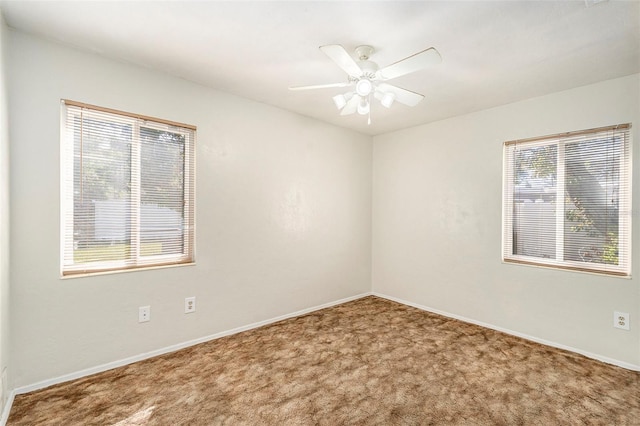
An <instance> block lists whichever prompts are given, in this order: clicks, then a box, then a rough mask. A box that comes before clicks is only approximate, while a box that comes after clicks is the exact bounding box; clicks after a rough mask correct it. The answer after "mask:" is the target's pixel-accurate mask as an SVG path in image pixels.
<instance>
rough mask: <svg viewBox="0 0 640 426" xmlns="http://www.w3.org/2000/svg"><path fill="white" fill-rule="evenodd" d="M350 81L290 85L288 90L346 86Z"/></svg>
mask: <svg viewBox="0 0 640 426" xmlns="http://www.w3.org/2000/svg"><path fill="white" fill-rule="evenodd" d="M350 85H351V83H350V82H348V81H345V82H342V83H329V84H315V85H312V86H291V87H289V90H310V89H328V88H330V87H347V86H350Z"/></svg>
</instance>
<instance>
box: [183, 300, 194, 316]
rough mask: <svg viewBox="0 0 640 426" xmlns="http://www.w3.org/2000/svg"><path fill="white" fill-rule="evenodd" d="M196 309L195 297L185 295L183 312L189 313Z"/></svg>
mask: <svg viewBox="0 0 640 426" xmlns="http://www.w3.org/2000/svg"><path fill="white" fill-rule="evenodd" d="M195 311H196V297H195V296H191V297H185V299H184V313H185V314H190V313H192V312H195Z"/></svg>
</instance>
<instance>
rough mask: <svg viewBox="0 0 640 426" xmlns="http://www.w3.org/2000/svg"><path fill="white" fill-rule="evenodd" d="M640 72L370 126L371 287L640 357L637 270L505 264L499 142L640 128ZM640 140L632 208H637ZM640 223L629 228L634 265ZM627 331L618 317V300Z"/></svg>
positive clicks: (638, 361) (602, 352)
mask: <svg viewBox="0 0 640 426" xmlns="http://www.w3.org/2000/svg"><path fill="white" fill-rule="evenodd" d="M639 80H640V76H639V75H634V76H630V77H625V78H620V79H616V80H611V81H605V82H601V83H598V84H594V85H591V86H586V87H581V88H578V89H575V90H569V91H565V92H560V93H556V94H552V95H549V96H545V97H541V98H536V99H531V100H528V101H524V102H519V103H515V104H511V105H506V106H502V107H499V108H494V109H490V110H485V111H481V112H478V113H474V114H469V115H465V116H461V117H456V118H452V119H449V120H444V121H440V122H436V123H432V124H429V125H424V126H420V127H415V128H411V129H405V130H402V131H398V132H394V133H390V134H386V135H382V136H378V137H374V150H373V194H374V195H373V265H374V266H373V273H372V275H373V277H372V280H373V290H374V291H375V292H378V293H382V294H386V295H389V296H392V297H395V298H398V299H402V300H406V301H409V302H411V303H413V304H418V305H422V306H426V307H429V308H431V309H435V310H439V311H443V312H447V313H449V314H453V315H458V316H461V317H465V318H468V319H471V320H474V321H477V322H484V323H487V324H490V325H492V326H494V327H501V328H504V329H509V330H512V331H515V332H517V333H522V334H526V335H528V336H531V337H534V338H537V339H544V340H547V341H550V342H554V343H556V344H559V345H564V346H568V347H572V348H575V349H578V350H580V351H583V352H588V353H591V354H595V355H598V356H600V357H604V358H611V359H614V360H618V361H622V362H623V363H630V364H632V365H636V366H638V365H640V331H639V330H640V309H639V308H640V292H639V287H640V286H639V283H640V281H639V279H638V277H637V276H636V277H635V278H634V279H631V280H627V279H621V278H607V277H603V276H595V275H589V274H583V273H577V272H563V271H557V270H550V269H542V268H534V267H528V266H520V265H508V264H502V263H501V235H502V231H501V195H502V142H504V141H508V140H513V139H518V138H528V137H533V136H542V135H548V134H554V133H560V132H566V131H571V130H580V129H589V128H594V127H599V126H605V125H610V124H618V123H628V122H631V123H633V126H634V128H633V129H632V132H633V136H634V139H635V142H634V145H635V146H636V147H637V141H638V139H640V134H639V133H638V128H640V108H639V99H640V85H639ZM639 154H640V150H638V149H635V150H634V154H633V158H634V164H635V170H634V178H633V182H634V183H633V185H634V188H635V191H634V195H635V196H634V200H633V217H634V219H637V218H638V217H639V215H638V212H640V209H639V207H640V204H639V203H640V196H639V192H638V189H639V188H640V185H639V183H640V182H638V176H639V175H640V174H639V172H640V161H638V160H639V159H640V157H639ZM639 231H640V226H635V228H634V230H633V247H634V249H635V251H634V255H633V260H634V266H635V267H634V272H635V273H636V274H637V271H638V267H640V256H638V255H639V253H640V249H639V247H640V246H639V245H638V243H639V242H640V241H639V237H640V232H639ZM614 310H619V311H624V312H629V313H630V314H631V330H630V331H623V330H619V329H614V328H613V326H612V325H613V311H614Z"/></svg>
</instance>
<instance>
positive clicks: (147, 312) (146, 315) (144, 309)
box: [138, 306, 151, 322]
mask: <svg viewBox="0 0 640 426" xmlns="http://www.w3.org/2000/svg"><path fill="white" fill-rule="evenodd" d="M150 319H151V306H140V307H139V308H138V322H147V321H149V320H150Z"/></svg>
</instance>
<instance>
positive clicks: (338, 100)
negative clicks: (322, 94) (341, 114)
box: [333, 92, 353, 110]
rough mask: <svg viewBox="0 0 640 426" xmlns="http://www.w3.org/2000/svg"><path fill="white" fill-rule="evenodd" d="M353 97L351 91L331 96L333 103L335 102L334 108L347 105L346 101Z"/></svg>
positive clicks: (339, 108)
mask: <svg viewBox="0 0 640 426" xmlns="http://www.w3.org/2000/svg"><path fill="white" fill-rule="evenodd" d="M352 97H353V92H347V93H345V94H344V95H342V94H340V95H336V96H334V97H333V103H334V104H336V108H338V110H341V109H342V108H344V107H345V105H347V101H348V100H349V99H351V98H352Z"/></svg>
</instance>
